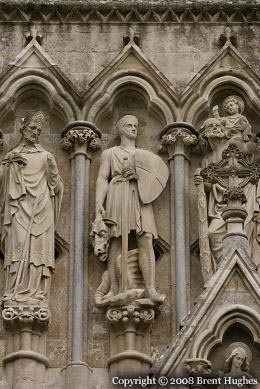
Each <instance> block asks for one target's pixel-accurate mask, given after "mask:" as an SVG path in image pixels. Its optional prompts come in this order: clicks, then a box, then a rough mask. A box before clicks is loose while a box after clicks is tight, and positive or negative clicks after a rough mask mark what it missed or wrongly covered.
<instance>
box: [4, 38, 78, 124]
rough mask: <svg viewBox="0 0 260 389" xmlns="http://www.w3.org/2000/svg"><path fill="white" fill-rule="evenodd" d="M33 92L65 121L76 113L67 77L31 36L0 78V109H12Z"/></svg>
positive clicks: (72, 87) (76, 116)
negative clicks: (29, 40) (23, 97)
mask: <svg viewBox="0 0 260 389" xmlns="http://www.w3.org/2000/svg"><path fill="white" fill-rule="evenodd" d="M30 92H33V93H34V94H35V95H38V96H39V98H41V99H43V100H44V102H45V103H47V105H48V106H49V108H50V110H52V109H55V110H56V111H57V112H59V114H60V115H61V116H62V117H63V119H64V120H65V121H66V122H68V121H71V120H76V119H77V118H78V116H79V94H78V92H77V91H76V90H75V88H74V86H73V85H72V83H71V82H70V80H69V79H68V78H67V77H66V76H65V75H64V74H63V72H62V71H61V70H60V69H59V68H58V67H57V65H55V64H54V63H53V61H52V60H51V58H49V56H48V55H47V54H46V53H45V52H44V50H43V49H42V47H41V46H40V45H39V43H38V42H37V41H36V40H35V39H33V40H32V41H31V42H30V43H29V44H28V45H27V46H26V47H25V48H24V49H23V50H22V51H21V52H20V53H19V54H18V55H17V57H16V58H15V60H14V61H13V62H12V63H10V65H9V67H8V69H7V71H6V72H5V73H3V74H2V76H1V78H0V113H1V114H4V113H5V112H7V111H8V110H11V111H12V110H14V109H15V107H16V105H17V104H18V103H19V100H20V99H21V98H22V96H25V95H26V94H29V93H30Z"/></svg>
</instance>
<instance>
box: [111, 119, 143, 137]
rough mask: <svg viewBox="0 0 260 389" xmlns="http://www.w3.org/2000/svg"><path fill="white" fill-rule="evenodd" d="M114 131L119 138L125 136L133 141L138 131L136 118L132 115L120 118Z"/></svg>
mask: <svg viewBox="0 0 260 389" xmlns="http://www.w3.org/2000/svg"><path fill="white" fill-rule="evenodd" d="M116 130H117V133H118V135H119V136H120V137H121V136H125V137H126V138H129V139H135V138H136V137H137V131H138V119H137V117H136V116H134V115H125V116H122V117H121V118H120V119H119V120H118V122H117V124H116Z"/></svg>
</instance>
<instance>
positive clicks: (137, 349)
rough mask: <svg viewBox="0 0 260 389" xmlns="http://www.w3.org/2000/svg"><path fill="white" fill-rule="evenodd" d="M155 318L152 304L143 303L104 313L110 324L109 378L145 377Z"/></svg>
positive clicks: (149, 364)
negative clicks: (151, 329) (151, 328)
mask: <svg viewBox="0 0 260 389" xmlns="http://www.w3.org/2000/svg"><path fill="white" fill-rule="evenodd" d="M144 300H145V299H144ZM139 301H140V300H139ZM154 317H155V311H154V305H153V304H149V303H147V304H145V302H144V304H143V305H141V304H138V303H137V302H133V303H132V304H129V305H126V306H121V307H111V308H109V309H108V310H107V312H106V319H107V321H108V322H109V324H110V325H111V331H110V355H111V356H110V358H109V360H108V366H109V370H110V376H111V378H112V377H116V376H122V377H128V376H131V377H135V376H138V375H143V376H146V375H148V373H149V370H150V367H151V365H152V358H151V357H150V356H149V355H150V325H151V324H152V323H153V321H154Z"/></svg>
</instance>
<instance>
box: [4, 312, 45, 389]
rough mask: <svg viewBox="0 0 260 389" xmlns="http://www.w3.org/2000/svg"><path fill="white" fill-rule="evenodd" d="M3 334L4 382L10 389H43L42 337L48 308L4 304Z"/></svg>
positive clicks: (43, 340) (43, 349)
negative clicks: (5, 342)
mask: <svg viewBox="0 0 260 389" xmlns="http://www.w3.org/2000/svg"><path fill="white" fill-rule="evenodd" d="M2 317H3V320H4V326H5V330H6V333H7V346H6V357H5V358H4V359H3V364H4V366H5V372H6V380H7V382H8V383H9V384H10V388H12V389H43V388H44V387H45V386H44V382H45V373H46V369H47V368H48V366H49V361H48V358H47V357H46V334H47V328H48V323H49V319H50V311H49V309H48V306H47V305H46V306H44V305H38V306H32V305H30V306H26V305H18V304H13V305H11V304H4V308H3V311H2Z"/></svg>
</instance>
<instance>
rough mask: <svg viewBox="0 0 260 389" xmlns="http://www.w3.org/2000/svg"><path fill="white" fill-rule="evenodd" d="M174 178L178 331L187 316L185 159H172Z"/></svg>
mask: <svg viewBox="0 0 260 389" xmlns="http://www.w3.org/2000/svg"><path fill="white" fill-rule="evenodd" d="M174 177H175V194H174V208H175V256H176V322H177V327H178V328H177V329H179V327H180V324H181V321H182V320H183V319H184V317H185V316H186V314H187V289H186V282H187V280H186V242H185V238H186V229H185V158H184V155H175V157H174Z"/></svg>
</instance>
